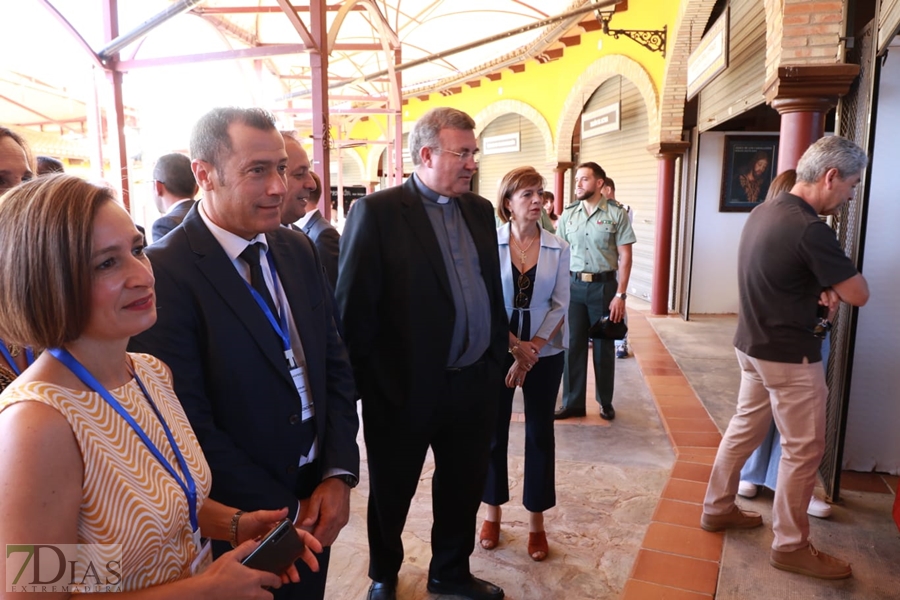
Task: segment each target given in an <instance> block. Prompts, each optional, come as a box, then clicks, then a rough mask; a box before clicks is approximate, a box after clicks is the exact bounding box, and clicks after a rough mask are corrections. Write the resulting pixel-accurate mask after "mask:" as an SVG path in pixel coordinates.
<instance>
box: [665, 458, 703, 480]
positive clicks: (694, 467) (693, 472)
mask: <svg viewBox="0 0 900 600" xmlns="http://www.w3.org/2000/svg"><path fill="white" fill-rule="evenodd" d="M710 472H712V467H711V466H710V465H701V464H698V463H693V462H687V461H681V460H679V461H676V462H675V466H674V467H672V474H671V475H669V477H671V478H672V479H685V480H687V481H699V482H700V483H702V484H704V485H705V484H706V483H708V482H709V474H710Z"/></svg>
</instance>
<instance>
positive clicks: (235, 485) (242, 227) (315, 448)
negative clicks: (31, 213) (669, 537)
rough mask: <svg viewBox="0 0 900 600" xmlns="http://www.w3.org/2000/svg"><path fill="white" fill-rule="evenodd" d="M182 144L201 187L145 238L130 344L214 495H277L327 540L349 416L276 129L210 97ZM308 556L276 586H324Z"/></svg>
mask: <svg viewBox="0 0 900 600" xmlns="http://www.w3.org/2000/svg"><path fill="white" fill-rule="evenodd" d="M191 154H192V155H193V157H194V158H193V161H192V167H193V171H194V175H195V177H196V180H197V182H198V183H199V185H200V187H201V188H202V189H203V193H204V198H203V200H202V201H200V202H198V203H197V205H196V206H195V207H194V208H192V209H191V211H190V212H189V213H188V215H187V217H185V220H184V222H183V223H182V225H181V227H179V228H178V229H177V230H175V231H174V232H173V233H172V234H171V235H168V236H166V238H165V239H164V240H162V241H161V242H159V243H158V244H154V245H153V246H151V247H150V248H149V249H148V251H147V254H148V255H149V257H150V262H151V263H152V265H153V270H154V274H155V276H156V293H157V297H158V303H159V306H160V309H159V318H158V320H157V323H156V325H154V326H153V327H152V328H151V329H149V330H148V331H146V332H144V333H142V334H141V335H140V336H137V337H136V338H133V340H132V342H131V344H130V348H131V349H132V350H135V351H141V352H148V353H150V354H153V355H155V356H158V357H159V358H160V359H162V360H163V361H165V362H166V363H167V364H168V365H169V367H170V368H171V369H172V374H173V380H174V385H175V391H176V393H177V394H178V397H179V399H180V400H181V402H182V404H183V405H184V408H185V412H186V413H187V415H188V417H189V418H190V420H191V424H192V426H193V428H194V430H195V431H196V434H197V438H198V440H199V441H200V445H201V446H202V448H203V451H204V454H205V455H206V459H207V461H208V462H209V465H210V467H211V468H212V474H213V484H212V491H211V497H212V498H213V499H216V500H219V501H221V502H224V503H226V504H228V505H230V506H239V507H241V508H243V509H245V510H256V509H261V508H282V507H288V508H289V511H290V516H291V518H292V519H295V523H298V524H301V525H303V526H305V527H307V528H309V529H310V531H312V532H313V534H314V535H315V536H316V537H317V538H318V539H319V540H320V541H321V542H322V545H323V546H330V545H331V544H332V542H334V540H335V538H336V537H337V535H338V533H339V532H340V530H341V528H342V527H343V526H344V525H345V524H346V523H347V521H348V519H349V502H350V488H351V487H352V486H353V485H355V484H356V481H357V479H358V473H359V449H358V447H357V445H356V433H357V431H358V427H359V422H358V418H357V413H356V401H355V392H354V386H353V378H352V371H351V368H350V364H349V362H348V359H347V354H346V349H345V347H344V345H343V343H342V341H341V339H340V337H339V336H338V334H337V330H336V328H335V324H334V323H335V321H334V318H333V311H334V307H333V303H332V300H331V298H332V294H331V291H330V289H329V288H328V284H327V282H326V280H325V277H324V274H323V271H322V267H321V264H320V263H319V261H318V260H316V256H315V250H314V247H313V245H312V242H311V241H310V240H309V238H308V237H306V236H305V235H303V234H302V233H299V232H296V231H292V230H289V229H286V228H283V227H280V223H281V221H280V213H281V203H282V200H283V196H284V194H285V179H284V171H285V165H286V162H287V155H286V153H285V148H284V142H283V141H282V137H281V134H280V133H279V132H278V130H277V129H275V125H274V119H273V117H272V116H271V115H270V114H269V113H267V112H265V111H263V110H259V109H240V108H220V109H214V110H213V111H211V112H210V113H208V114H207V115H205V116H204V117H202V118H201V119H200V121H199V122H198V123H197V125H196V126H195V128H194V131H193V133H192V136H191ZM252 263H256V264H255V266H254V265H253V264H252ZM285 325H286V327H285ZM285 330H286V331H285ZM289 354H290V355H292V361H291V364H289ZM234 522H235V523H237V527H238V529H239V527H240V515H239V514H237V515H235V517H234ZM221 550H222V548H221V547H220V548H219V551H221ZM319 564H320V567H321V570H320V572H319V573H312V572H310V571H309V570H308V569H305V568H304V567H303V566H302V565H301V564H300V563H298V568H299V569H300V571H301V572H300V576H301V582H300V583H299V584H295V585H287V586H284V587H282V588H281V589H280V590H277V591H276V592H275V598H277V599H281V598H291V599H298V600H299V599H301V598H302V599H304V600H306V599H308V598H319V599H321V598H324V590H325V577H326V573H327V566H328V550H327V549H326V551H325V552H324V553H323V554H322V555H320V556H319Z"/></svg>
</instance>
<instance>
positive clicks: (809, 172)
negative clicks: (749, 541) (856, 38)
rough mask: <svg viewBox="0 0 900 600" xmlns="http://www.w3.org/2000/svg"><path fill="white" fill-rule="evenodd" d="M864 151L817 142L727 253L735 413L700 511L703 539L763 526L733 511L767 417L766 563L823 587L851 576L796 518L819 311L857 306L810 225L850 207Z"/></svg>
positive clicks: (817, 455) (821, 398)
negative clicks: (735, 291)
mask: <svg viewBox="0 0 900 600" xmlns="http://www.w3.org/2000/svg"><path fill="white" fill-rule="evenodd" d="M866 162H867V159H866V155H865V153H864V152H863V151H862V150H861V149H860V148H859V147H858V146H857V145H856V144H854V143H853V142H851V141H849V140H847V139H845V138H841V137H837V136H834V137H827V138H822V139H820V140H819V141H817V142H816V143H815V144H813V145H812V146H810V147H809V148H808V149H807V151H806V152H805V153H804V154H803V156H802V157H801V158H800V162H799V164H798V165H797V183H796V184H795V185H794V187H793V188H792V189H791V191H790V193H782V194H780V195H778V196H777V197H776V198H775V199H774V200H772V201H769V202H765V203H763V204H761V205H760V206H758V207H756V208H755V209H754V210H753V212H752V213H750V216H749V218H748V219H747V223H746V225H745V226H744V231H743V233H742V234H741V242H740V246H739V250H738V285H739V287H740V313H739V316H738V328H737V333H736V334H735V336H734V345H735V351H736V353H737V357H738V362H739V363H740V365H741V371H742V373H741V388H740V392H739V393H738V401H737V409H736V414H735V415H734V417H732V419H731V422H730V423H729V425H728V430H727V431H726V432H725V437H724V438H723V439H722V442H721V444H720V445H719V451H718V453H717V454H716V460H715V463H714V465H713V469H712V473H711V475H710V479H709V487H708V488H707V490H706V498H705V500H704V503H703V516H702V517H701V526H702V527H703V529H705V530H707V531H721V530H723V529H746V528H750V527H756V526H758V525H761V524H762V518H761V517H760V515H759V514H758V513H753V512H750V511H743V510H741V509H740V508H738V506H737V505H736V504H735V503H734V497H735V493H736V492H737V487H738V480H739V477H740V469H741V467H742V466H743V464H744V462H745V461H746V460H747V458H748V457H749V456H750V454H751V453H752V452H753V450H754V449H755V448H756V447H757V446H759V444H760V443H761V442H762V440H763V438H764V437H765V436H766V433H767V431H768V429H769V424H770V423H771V420H772V418H773V417H774V419H775V423H776V424H777V425H778V430H779V431H780V432H781V435H782V447H783V450H784V451H783V453H782V457H781V463H780V465H779V469H778V486H777V489H776V490H775V501H774V504H773V507H772V519H773V526H772V528H773V531H774V533H775V540H774V541H773V543H772V553H771V557H770V560H769V563H770V564H771V565H772V566H774V567H776V568H778V569H782V570H785V571H792V572H795V573H801V574H804V575H810V576H812V577H820V578H823V579H843V578H845V577H849V576H850V575H851V569H850V565H849V564H848V563H846V562H844V561H842V560H839V559H837V558H834V557H832V556H829V555H827V554H825V553H824V552H819V551H818V550H816V549H815V548H813V546H812V544H810V543H809V539H808V538H809V518H808V516H807V514H806V508H807V505H808V504H809V498H810V496H811V495H812V491H813V487H814V486H815V482H816V470H817V468H818V465H819V463H820V461H821V460H822V455H823V453H824V449H825V399H826V396H827V394H828V389H827V387H826V385H825V371H824V369H823V368H822V365H821V361H822V353H821V344H822V338H823V337H824V334H825V330H824V329H821V327H820V328H818V329H817V321H818V309H819V307H820V306H822V307H827V308H828V310H829V311H830V312H831V313H833V312H834V311H835V310H836V309H837V307H838V304H839V303H840V302H841V301H844V302H847V303H848V304H852V305H854V306H862V305H863V304H865V303H866V301H867V300H868V299H869V288H868V285H867V284H866V280H865V279H864V278H863V276H862V275H861V274H860V273H859V272H858V271H857V270H856V267H855V266H854V265H853V263H852V262H851V261H850V259H849V258H847V256H846V255H845V254H844V252H843V250H842V249H841V247H840V246H839V245H838V243H837V240H836V239H835V236H834V232H832V231H831V229H830V228H829V227H828V226H827V225H826V224H825V223H823V222H822V220H821V219H819V217H818V215H828V214H834V213H835V212H836V211H837V210H838V209H839V208H840V207H841V205H842V204H844V203H845V202H847V201H849V200H851V199H852V198H853V195H854V189H855V187H856V185H857V184H858V183H859V180H860V176H861V174H862V170H863V168H864V167H865V166H866Z"/></svg>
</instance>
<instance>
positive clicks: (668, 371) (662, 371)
mask: <svg viewBox="0 0 900 600" xmlns="http://www.w3.org/2000/svg"><path fill="white" fill-rule="evenodd" d="M641 372H642V373H643V374H644V377H650V376H656V375H681V369H679V368H678V367H677V366H672V367H645V366H644V365H641Z"/></svg>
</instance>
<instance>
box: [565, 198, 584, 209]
mask: <svg viewBox="0 0 900 600" xmlns="http://www.w3.org/2000/svg"><path fill="white" fill-rule="evenodd" d="M579 204H581V200H576V201H575V202H573V203H572V204H570V205H568V206H566V207H565V208H563V212H565V211H567V210H571V209H573V208H575V207H576V206H578V205H579Z"/></svg>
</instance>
